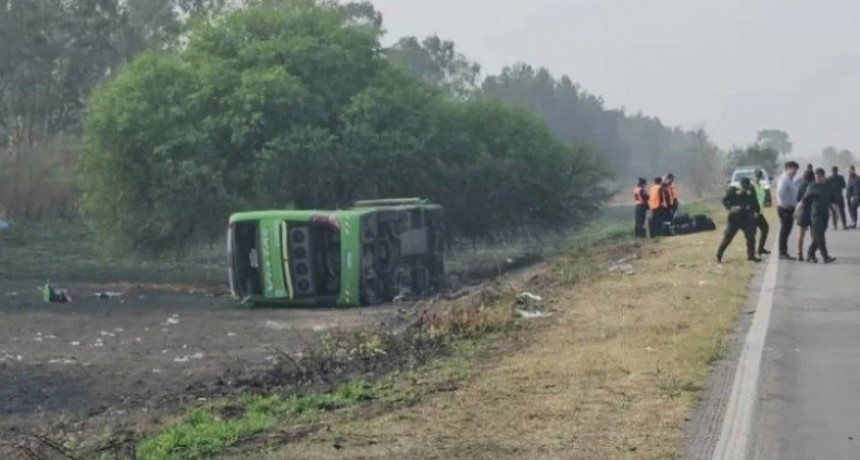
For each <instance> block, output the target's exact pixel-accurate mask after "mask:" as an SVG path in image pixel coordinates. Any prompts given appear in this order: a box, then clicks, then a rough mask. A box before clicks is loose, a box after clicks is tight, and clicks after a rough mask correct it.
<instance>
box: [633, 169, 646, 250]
mask: <svg viewBox="0 0 860 460" xmlns="http://www.w3.org/2000/svg"><path fill="white" fill-rule="evenodd" d="M646 185H648V181H646V180H645V179H643V178H641V177H640V178H639V183H638V184H637V185H636V188H634V189H633V202H634V203H636V212H635V217H634V218H635V226H634V230H633V233H634V235H635V236H636V238H644V237H646V236H648V233H647V232H646V231H645V220H646V219H647V218H648V192H646V191H645V186H646Z"/></svg>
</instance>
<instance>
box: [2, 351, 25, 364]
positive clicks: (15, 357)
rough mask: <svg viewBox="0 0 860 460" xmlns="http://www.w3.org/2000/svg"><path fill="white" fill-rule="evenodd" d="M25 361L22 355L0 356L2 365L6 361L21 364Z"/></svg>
mask: <svg viewBox="0 0 860 460" xmlns="http://www.w3.org/2000/svg"><path fill="white" fill-rule="evenodd" d="M23 359H24V357H23V356H21V355H10V354H8V353H6V354H4V355H3V356H0V363H4V362H6V361H18V362H21V361H22V360H23Z"/></svg>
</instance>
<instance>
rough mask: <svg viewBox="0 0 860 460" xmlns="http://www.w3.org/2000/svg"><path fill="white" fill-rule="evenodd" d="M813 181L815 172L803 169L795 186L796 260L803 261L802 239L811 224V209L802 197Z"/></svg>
mask: <svg viewBox="0 0 860 460" xmlns="http://www.w3.org/2000/svg"><path fill="white" fill-rule="evenodd" d="M813 182H815V173H814V172H812V171H809V170H806V171H804V173H803V178H802V179H800V184H799V185H798V187H797V196H796V197H795V198H797V200H796V201H797V202H798V205H797V209H795V211H794V213H795V220H796V221H797V228H798V231H799V234H798V235H797V260H799V261H801V262H803V240H804V237H805V236H806V233H807V231H808V230H809V227H810V226H811V225H812V210H811V209H810V208H809V206H804V205H803V201H802V200H803V197H804V196H806V191H807V190H809V186H810V185H812V183H813Z"/></svg>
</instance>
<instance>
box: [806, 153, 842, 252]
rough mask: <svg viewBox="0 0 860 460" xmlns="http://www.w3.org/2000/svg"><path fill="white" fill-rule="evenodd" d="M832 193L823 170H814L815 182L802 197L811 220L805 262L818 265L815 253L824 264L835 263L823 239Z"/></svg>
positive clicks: (831, 203) (828, 217)
mask: <svg viewBox="0 0 860 460" xmlns="http://www.w3.org/2000/svg"><path fill="white" fill-rule="evenodd" d="M834 193H835V192H834V188H833V187H832V185H830V184H829V183H828V179H827V177H826V176H825V172H824V170H823V169H821V168H818V169H816V170H815V182H813V183H812V184H811V185H810V186H809V189H808V190H807V191H806V194H805V195H804V196H803V206H804V207H807V208H809V209H810V217H811V220H812V244H811V245H810V246H809V252H807V254H806V261H807V262H810V263H818V259H817V258H816V257H815V253H816V252H820V253H821V257H822V259H823V261H824V263H826V264H829V263H832V262H835V261H836V259H834V258H833V257H830V254H828V252H827V241H826V240H825V238H824V234H825V233H826V232H827V226H828V223H829V220H830V211H831V207H833V203H834V201H835V199H834V198H833V194H834Z"/></svg>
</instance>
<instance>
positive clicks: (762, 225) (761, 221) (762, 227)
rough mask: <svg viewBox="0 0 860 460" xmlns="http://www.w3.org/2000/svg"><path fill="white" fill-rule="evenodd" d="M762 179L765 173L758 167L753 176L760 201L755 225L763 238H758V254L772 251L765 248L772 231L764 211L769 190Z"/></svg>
mask: <svg viewBox="0 0 860 460" xmlns="http://www.w3.org/2000/svg"><path fill="white" fill-rule="evenodd" d="M762 179H764V173H763V172H762V170H761V169H756V170H755V174H754V178H753V190H755V195H756V201H758V207H759V211H758V215H757V216H756V218H755V225H756V227H758V230H759V231H760V232H761V238H759V240H758V255H760V256H763V255H767V254H770V251H768V250H767V249H765V248H764V245H765V244H766V243H767V234H768V233H770V225H768V223H767V219H765V217H764V213H762V210H763V209H764V199H765V196H767V191H766V190H765V189H764V186H763V185H761V181H762Z"/></svg>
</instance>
